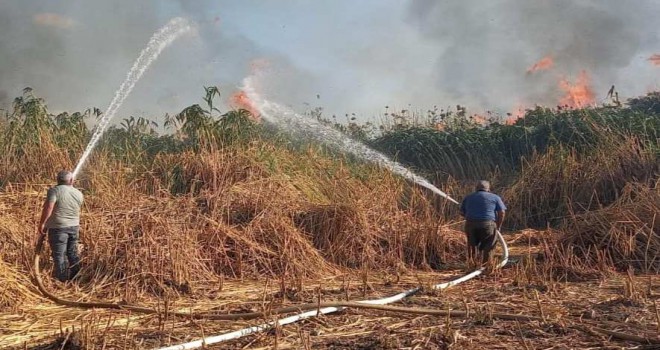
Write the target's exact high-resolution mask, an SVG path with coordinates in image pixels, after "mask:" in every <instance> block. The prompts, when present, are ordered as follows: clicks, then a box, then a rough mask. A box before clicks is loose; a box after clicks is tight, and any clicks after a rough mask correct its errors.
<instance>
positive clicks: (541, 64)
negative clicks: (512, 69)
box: [527, 56, 555, 73]
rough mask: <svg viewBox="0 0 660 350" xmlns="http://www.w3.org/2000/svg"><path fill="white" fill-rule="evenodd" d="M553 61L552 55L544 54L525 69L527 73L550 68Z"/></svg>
mask: <svg viewBox="0 0 660 350" xmlns="http://www.w3.org/2000/svg"><path fill="white" fill-rule="evenodd" d="M554 64H555V62H554V61H553V60H552V56H545V57H543V58H542V59H541V60H540V61H538V62H536V63H534V65H533V66H531V67H529V68H528V69H527V73H534V72H537V71H540V70H546V69H550V68H552V66H554Z"/></svg>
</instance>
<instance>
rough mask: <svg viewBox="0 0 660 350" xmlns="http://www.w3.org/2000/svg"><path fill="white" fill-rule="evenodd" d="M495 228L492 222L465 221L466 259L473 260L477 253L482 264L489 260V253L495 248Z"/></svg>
mask: <svg viewBox="0 0 660 350" xmlns="http://www.w3.org/2000/svg"><path fill="white" fill-rule="evenodd" d="M496 231H497V226H496V224H495V222H494V221H490V220H486V221H471V220H467V221H465V234H466V236H467V243H468V258H469V259H473V258H474V257H475V255H476V253H477V251H478V252H480V253H481V254H482V262H487V261H488V259H489V258H490V251H491V250H493V248H495V243H496V239H497V236H496V234H495V232H496Z"/></svg>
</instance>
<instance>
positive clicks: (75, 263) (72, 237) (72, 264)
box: [48, 226, 80, 282]
mask: <svg viewBox="0 0 660 350" xmlns="http://www.w3.org/2000/svg"><path fill="white" fill-rule="evenodd" d="M78 229H79V227H78V226H72V227H63V228H49V229H48V243H50V250H51V251H52V253H53V264H55V269H54V274H55V278H57V279H58V280H60V281H62V282H64V281H66V280H68V279H71V278H74V277H75V276H76V275H77V274H78V272H79V271H80V258H79V257H78ZM65 254H66V257H67V259H68V260H69V269H70V270H71V271H70V274H69V271H68V270H69V269H67V265H66V262H65V261H64V255H65Z"/></svg>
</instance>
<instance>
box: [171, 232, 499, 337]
mask: <svg viewBox="0 0 660 350" xmlns="http://www.w3.org/2000/svg"><path fill="white" fill-rule="evenodd" d="M497 239H498V241H499V242H500V244H501V245H502V249H503V254H502V255H503V256H502V258H503V259H502V261H501V262H500V263H499V264H498V267H503V266H504V265H506V263H507V262H508V260H509V247H507V245H506V242H505V241H504V238H503V237H502V234H501V233H500V231H499V230H498V231H497ZM484 270H485V267H482V268H479V269H477V270H475V271H472V272H470V273H468V274H467V275H464V276H461V277H459V278H456V279H454V280H451V281H449V282H445V283H440V284H436V285H434V286H433V287H432V288H433V289H445V288H449V287H451V286H455V285H457V284H459V283H462V282H465V281H468V280H470V279H472V278H474V277H477V276H479V275H481V274H482V273H483V272H484ZM420 290H421V287H417V288H413V289H409V290H407V291H405V292H402V293H399V294H396V295H393V296H391V297H387V298H382V299H375V300H363V301H359V303H363V304H375V305H386V304H390V303H394V302H397V301H399V300H402V299H404V298H407V297H409V296H411V295H413V294H415V293H417V292H419V291H420ZM343 309H345V307H326V308H322V309H318V310H312V311H306V312H303V313H300V314H298V315H293V316H289V317H285V318H281V319H279V320H277V321H273V322H268V323H264V324H260V325H257V326H252V327H248V328H244V329H240V330H237V331H233V332H229V333H225V334H220V335H214V336H210V337H206V338H203V339H199V340H195V341H191V342H188V343H183V344H178V345H172V346H167V347H164V348H159V349H158V350H187V349H198V348H201V347H204V346H206V345H211V344H216V343H220V342H223V341H228V340H232V339H238V338H242V337H244V336H246V335H250V334H253V333H257V332H261V331H265V330H269V329H272V327H273V326H275V325H279V326H283V325H286V324H289V323H294V322H297V321H300V320H304V319H306V318H310V317H315V316H319V315H325V314H330V313H333V312H337V311H341V310H343Z"/></svg>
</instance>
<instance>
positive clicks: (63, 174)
mask: <svg viewBox="0 0 660 350" xmlns="http://www.w3.org/2000/svg"><path fill="white" fill-rule="evenodd" d="M57 184H58V185H71V184H73V173H72V172H70V171H67V170H62V171H60V172H59V173H57Z"/></svg>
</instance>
